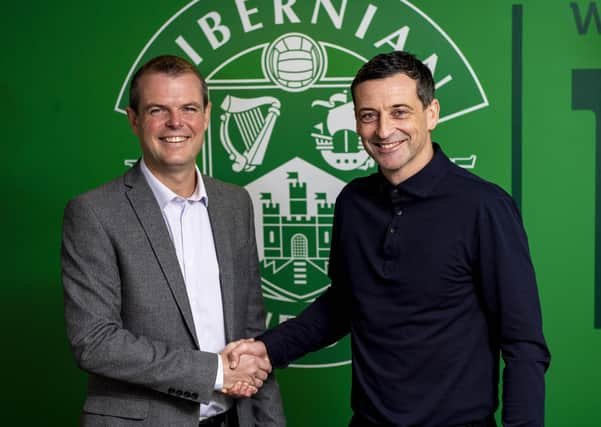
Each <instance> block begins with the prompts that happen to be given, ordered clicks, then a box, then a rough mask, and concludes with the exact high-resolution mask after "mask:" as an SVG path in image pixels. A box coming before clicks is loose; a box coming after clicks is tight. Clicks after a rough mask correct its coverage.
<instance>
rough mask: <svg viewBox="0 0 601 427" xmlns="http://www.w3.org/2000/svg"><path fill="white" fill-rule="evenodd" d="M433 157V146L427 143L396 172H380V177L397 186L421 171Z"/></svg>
mask: <svg viewBox="0 0 601 427" xmlns="http://www.w3.org/2000/svg"><path fill="white" fill-rule="evenodd" d="M432 157H434V146H433V145H432V143H431V142H429V143H428V144H427V145H426V146H425V147H424V148H423V149H422V150H421V151H420V152H419V153H418V154H417V155H416V156H415V157H414V158H413V159H411V160H410V161H409V162H407V163H406V164H405V165H404V166H403V167H402V168H400V169H397V170H382V175H384V177H385V178H386V179H387V180H388V181H389V182H390V183H391V184H392V185H399V184H400V183H401V182H403V181H406V180H408V179H409V178H411V177H412V176H413V175H415V174H416V173H418V172H419V171H421V170H422V169H423V168H424V167H426V165H427V164H428V163H430V160H432Z"/></svg>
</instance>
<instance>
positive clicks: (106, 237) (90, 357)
mask: <svg viewBox="0 0 601 427" xmlns="http://www.w3.org/2000/svg"><path fill="white" fill-rule="evenodd" d="M92 202H93V201H92V200H89V199H86V198H85V197H82V196H80V197H79V198H76V199H74V200H72V201H71V202H69V204H68V205H67V207H66V209H65V214H64V222H63V239H62V249H61V258H62V281H63V289H64V309H65V321H66V327H67V335H68V339H69V342H70V345H71V348H72V351H73V354H74V356H75V359H76V361H77V363H78V365H79V366H80V367H81V368H82V369H83V370H85V371H87V372H90V373H93V374H96V375H100V376H103V377H107V378H111V379H114V380H119V381H123V382H126V383H129V384H135V385H139V386H143V387H147V388H150V389H154V390H157V391H160V392H163V393H167V394H170V395H173V396H174V397H178V398H181V399H187V400H192V401H196V402H207V401H209V399H210V397H211V393H212V391H213V386H214V380H215V375H216V372H217V357H216V355H215V354H213V353H207V352H202V351H198V350H195V349H194V348H192V347H191V348H185V347H184V348H182V346H174V345H169V344H168V343H166V342H161V341H157V340H154V339H151V338H150V337H147V336H143V335H139V334H134V333H132V332H131V331H130V330H128V329H126V328H124V326H123V318H122V311H123V309H124V307H122V298H121V292H122V287H123V286H126V285H127V283H126V282H125V281H126V280H127V279H125V278H124V277H122V272H121V271H120V264H119V261H120V260H119V251H118V250H117V249H116V246H117V244H116V242H115V239H116V236H114V235H110V234H109V233H107V231H106V229H105V227H104V226H103V223H102V221H100V220H99V218H98V217H97V215H96V213H95V211H94V209H93V203H92Z"/></svg>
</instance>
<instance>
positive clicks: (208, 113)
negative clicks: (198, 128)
mask: <svg viewBox="0 0 601 427" xmlns="http://www.w3.org/2000/svg"><path fill="white" fill-rule="evenodd" d="M203 114H204V120H205V131H206V130H207V129H208V128H209V122H210V120H211V101H208V102H207V105H206V106H205V108H204V111H203Z"/></svg>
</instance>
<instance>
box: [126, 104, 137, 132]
mask: <svg viewBox="0 0 601 427" xmlns="http://www.w3.org/2000/svg"><path fill="white" fill-rule="evenodd" d="M125 111H126V112H127V121H128V122H129V126H130V127H131V130H132V131H133V132H134V133H135V134H136V135H137V136H140V135H138V124H139V120H140V119H139V117H138V114H137V113H136V112H135V111H134V110H133V108H131V107H127V108H126V109H125Z"/></svg>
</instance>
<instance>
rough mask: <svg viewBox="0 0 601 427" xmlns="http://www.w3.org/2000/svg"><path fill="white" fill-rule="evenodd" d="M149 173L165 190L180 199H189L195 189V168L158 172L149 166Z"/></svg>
mask: <svg viewBox="0 0 601 427" xmlns="http://www.w3.org/2000/svg"><path fill="white" fill-rule="evenodd" d="M146 166H148V169H150V172H152V174H153V175H154V176H155V177H156V178H157V179H158V180H159V181H161V183H163V184H164V185H165V186H166V187H167V188H169V189H170V190H171V191H173V192H174V193H175V194H177V195H178V196H181V197H190V196H191V195H192V193H194V190H195V189H196V168H194V167H192V168H186V169H184V170H178V171H168V172H165V171H158V170H155V169H154V168H152V167H151V166H149V165H148V164H147V165H146Z"/></svg>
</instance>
